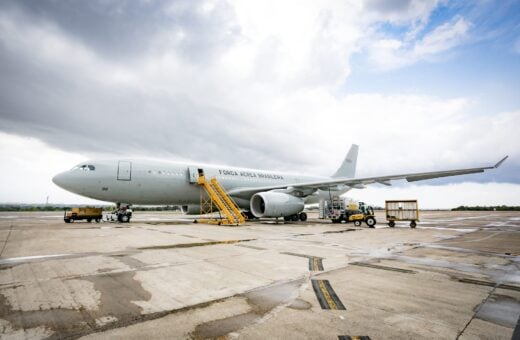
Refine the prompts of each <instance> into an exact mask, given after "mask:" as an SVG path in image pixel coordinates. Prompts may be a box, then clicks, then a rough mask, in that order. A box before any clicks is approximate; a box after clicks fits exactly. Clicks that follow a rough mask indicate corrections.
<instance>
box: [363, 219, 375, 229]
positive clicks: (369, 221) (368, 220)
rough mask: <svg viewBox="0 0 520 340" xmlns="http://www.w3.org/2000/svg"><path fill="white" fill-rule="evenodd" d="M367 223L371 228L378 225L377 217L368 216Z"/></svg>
mask: <svg viewBox="0 0 520 340" xmlns="http://www.w3.org/2000/svg"><path fill="white" fill-rule="evenodd" d="M365 223H366V224H367V225H368V227H369V228H375V227H376V219H375V218H373V217H367V219H366V220H365Z"/></svg>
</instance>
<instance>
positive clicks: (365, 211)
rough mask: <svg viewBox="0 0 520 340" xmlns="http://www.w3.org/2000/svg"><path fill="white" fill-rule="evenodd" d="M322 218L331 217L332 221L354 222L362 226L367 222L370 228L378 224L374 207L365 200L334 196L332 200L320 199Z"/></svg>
mask: <svg viewBox="0 0 520 340" xmlns="http://www.w3.org/2000/svg"><path fill="white" fill-rule="evenodd" d="M319 208H320V215H319V217H320V218H321V219H330V220H331V221H332V223H342V222H345V223H349V222H352V223H354V225H355V226H360V225H361V223H362V222H365V223H366V224H367V225H368V226H369V227H370V228H374V227H375V225H376V218H375V216H374V209H373V208H372V207H371V206H368V205H366V204H365V203H363V202H353V201H348V200H347V199H345V198H340V197H334V198H332V199H330V200H321V201H320V206H319Z"/></svg>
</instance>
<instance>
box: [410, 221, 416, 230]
mask: <svg viewBox="0 0 520 340" xmlns="http://www.w3.org/2000/svg"><path fill="white" fill-rule="evenodd" d="M416 226H417V223H415V221H412V222H410V228H412V229H413V228H415V227H416Z"/></svg>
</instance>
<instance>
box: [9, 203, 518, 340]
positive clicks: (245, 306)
mask: <svg viewBox="0 0 520 340" xmlns="http://www.w3.org/2000/svg"><path fill="white" fill-rule="evenodd" d="M315 215H316V214H315V213H314V212H311V213H310V214H309V217H310V218H309V220H308V221H307V222H305V223H288V224H283V223H280V224H276V223H274V222H273V221H267V220H266V221H256V222H248V223H247V224H246V225H245V226H241V227H223V226H213V225H202V224H193V223H191V222H190V221H191V218H190V217H187V216H183V215H178V214H175V213H148V212H147V213H145V212H143V213H139V212H138V213H136V216H135V217H136V218H135V219H134V220H132V223H129V224H119V223H99V224H97V223H86V222H85V223H73V224H65V223H63V220H62V215H61V214H58V213H55V212H52V213H38V212H35V213H0V250H1V254H0V335H1V338H2V339H4V338H6V339H11V338H12V339H19V338H22V339H23V338H31V339H41V338H50V339H76V338H85V339H87V338H91V339H108V338H110V339H113V338H116V339H118V338H119V339H138V338H139V339H140V338H181V339H205V338H220V339H225V338H228V339H234V338H242V339H265V338H270V339H287V338H314V339H318V338H319V339H338V337H343V338H349V337H350V338H353V337H355V336H359V337H368V338H370V339H402V338H413V339H431V338H442V339H511V336H512V334H513V331H514V329H515V327H516V325H517V323H518V319H519V315H520V270H519V269H520V213H508V212H447V211H435V212H423V213H422V216H421V222H420V223H419V224H418V227H417V228H416V229H410V228H408V226H407V225H406V224H405V223H403V224H402V225H399V224H398V225H397V226H396V227H395V228H389V227H387V226H386V225H384V224H382V223H379V224H378V225H377V228H376V229H369V228H366V227H359V228H357V227H354V226H353V225H345V224H332V223H330V222H328V221H323V220H318V219H316V216H315ZM376 217H377V219H378V221H383V219H384V218H383V216H382V215H381V213H378V214H377V215H376ZM339 307H341V308H339ZM365 339H366V338H365Z"/></svg>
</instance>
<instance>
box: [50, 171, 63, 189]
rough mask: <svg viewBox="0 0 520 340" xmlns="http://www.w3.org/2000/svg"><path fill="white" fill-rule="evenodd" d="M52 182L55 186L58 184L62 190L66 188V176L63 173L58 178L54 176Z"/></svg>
mask: <svg viewBox="0 0 520 340" xmlns="http://www.w3.org/2000/svg"><path fill="white" fill-rule="evenodd" d="M52 181H53V182H54V184H56V185H57V186H59V187H60V188H64V186H65V174H64V173H63V172H62V173H59V174H57V175H56V176H54V177H53V178H52Z"/></svg>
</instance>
